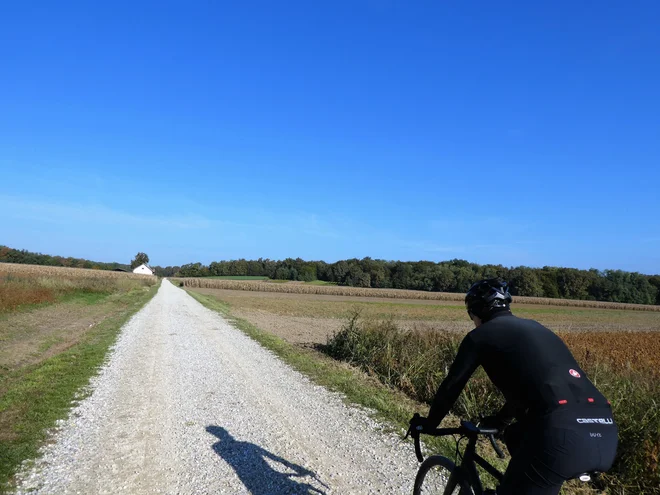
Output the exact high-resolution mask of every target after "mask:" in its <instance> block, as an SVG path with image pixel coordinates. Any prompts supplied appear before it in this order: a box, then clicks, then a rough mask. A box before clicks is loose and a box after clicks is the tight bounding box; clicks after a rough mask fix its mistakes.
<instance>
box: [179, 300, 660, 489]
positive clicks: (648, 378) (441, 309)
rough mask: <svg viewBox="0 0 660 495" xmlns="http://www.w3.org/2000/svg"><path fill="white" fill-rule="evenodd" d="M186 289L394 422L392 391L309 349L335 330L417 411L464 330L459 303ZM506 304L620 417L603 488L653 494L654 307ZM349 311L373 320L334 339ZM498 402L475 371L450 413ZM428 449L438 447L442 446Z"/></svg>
mask: <svg viewBox="0 0 660 495" xmlns="http://www.w3.org/2000/svg"><path fill="white" fill-rule="evenodd" d="M189 291H190V292H191V293H192V294H193V295H195V297H197V298H199V299H200V300H201V301H203V302H204V303H205V304H207V305H209V306H214V307H215V309H218V308H220V309H221V310H222V311H223V312H224V313H225V314H226V315H229V316H231V317H232V318H234V319H235V320H236V321H237V322H238V324H239V326H240V327H241V328H243V329H244V330H246V331H248V333H249V334H251V335H253V336H254V337H255V338H257V339H258V340H259V341H260V342H262V343H263V342H265V343H266V344H267V345H270V346H272V348H273V349H276V352H278V353H281V355H282V356H284V357H285V358H286V359H289V360H290V361H291V362H292V363H298V362H299V361H300V360H303V361H312V362H315V360H317V359H318V360H319V361H318V362H317V364H316V365H312V364H309V363H307V364H304V365H301V364H297V365H296V366H297V367H299V368H300V369H301V370H303V371H305V372H306V373H308V374H310V376H312V377H316V378H315V379H316V380H317V381H319V382H320V383H322V384H329V385H330V387H331V388H333V389H336V390H339V391H342V392H343V393H346V394H347V396H348V397H349V399H350V400H352V401H354V402H356V403H359V404H361V405H368V407H371V408H375V409H376V410H378V411H379V412H380V414H382V415H383V417H384V418H386V419H388V420H389V421H392V422H394V423H396V424H399V425H402V421H403V420H402V417H403V416H404V415H405V414H404V413H403V412H402V408H401V407H400V408H397V407H396V405H395V404H392V403H390V402H389V401H392V400H400V399H396V398H394V397H395V396H388V395H387V394H386V393H384V392H382V393H381V392H374V389H373V387H374V385H373V384H370V383H369V382H363V381H361V380H362V379H361V378H359V375H354V376H353V378H352V380H355V382H354V383H349V382H350V380H349V379H348V378H347V377H344V378H341V376H343V375H341V373H342V372H341V370H342V368H338V369H339V370H340V371H337V370H335V371H331V370H333V369H335V368H332V366H331V365H328V364H327V363H326V362H325V361H324V359H327V358H325V357H323V354H322V353H321V352H318V349H325V351H327V350H328V347H329V346H328V345H327V344H328V343H329V342H332V339H333V335H334V336H335V344H336V345H339V348H340V349H343V350H342V352H340V353H336V354H335V355H336V357H338V358H339V359H344V360H347V361H348V362H350V363H352V364H353V365H354V366H358V367H359V368H360V369H362V370H363V371H365V372H367V374H368V376H370V377H374V378H378V379H379V380H381V381H382V382H383V383H384V384H385V386H386V387H389V388H390V389H394V390H398V391H402V392H404V393H405V394H406V395H407V396H408V397H409V399H410V400H413V403H415V404H419V405H418V406H417V410H418V411H419V412H422V413H424V412H425V411H426V410H427V409H426V408H427V406H425V405H421V404H420V402H421V403H426V402H428V401H429V400H430V397H432V395H433V394H434V393H435V390H436V389H437V386H438V384H439V381H440V380H441V379H442V376H443V370H444V369H446V368H447V367H448V365H449V364H450V363H451V360H452V359H453V356H454V355H455V352H456V348H457V346H458V342H459V341H460V338H461V337H462V335H463V334H464V332H466V331H468V330H470V329H471V328H472V325H471V324H470V322H469V320H468V318H467V315H466V313H465V309H464V307H463V305H457V304H456V303H455V302H453V301H442V300H438V301H430V300H414V299H411V300H402V299H388V298H378V297H373V296H370V297H350V296H345V295H344V296H342V295H332V294H309V293H307V294H305V293H288V292H287V293H282V292H272V291H269V292H255V291H250V290H248V291H246V290H218V289H208V288H202V289H200V288H190V289H189ZM615 307H616V306H615ZM513 309H514V312H515V313H516V314H518V315H519V316H522V317H525V318H533V319H537V320H539V321H541V322H542V323H544V324H545V325H547V326H548V327H550V328H552V329H553V330H556V331H558V333H559V334H560V336H561V337H562V338H563V339H564V340H565V341H566V342H567V344H568V345H569V347H570V348H571V349H572V351H573V352H574V354H575V356H576V358H577V359H578V361H579V362H580V364H581V366H582V367H583V369H585V370H587V372H588V374H589V376H590V377H591V378H592V379H593V380H594V382H595V383H596V384H597V386H599V387H600V388H601V389H602V390H603V391H604V392H605V393H606V395H607V396H608V397H609V398H610V400H611V401H612V404H613V406H614V408H615V417H616V418H617V421H618V422H619V425H620V432H621V446H620V453H621V455H620V457H619V460H618V461H617V465H616V467H615V469H614V471H613V473H614V475H613V476H607V477H604V479H603V480H604V483H605V486H607V487H609V488H608V490H609V491H608V493H617V494H619V493H621V494H624V493H659V490H660V489H658V488H657V486H658V484H660V478H659V477H658V474H657V473H658V465H659V460H660V411H659V410H658V408H657V402H660V396H659V389H658V386H657V383H659V382H658V369H660V366H659V365H660V332H659V331H658V330H660V313H658V312H655V311H639V310H636V309H635V310H623V309H605V308H603V307H602V306H601V307H598V308H582V307H573V306H563V307H559V306H544V305H539V304H517V305H516V304H514V305H513ZM355 314H358V315H359V318H360V320H361V321H365V322H372V323H373V325H372V327H371V330H368V331H366V332H363V331H360V332H352V333H351V332H349V335H353V337H351V339H353V340H351V339H349V341H347V342H344V343H341V344H339V343H338V342H337V341H336V338H337V334H338V333H340V332H341V331H342V328H346V322H347V318H348V317H349V316H351V315H355ZM368 326H369V325H367V327H368ZM361 327H364V325H361ZM355 335H362V336H360V337H355ZM355 339H357V340H355ZM285 342H286V344H285ZM277 349H279V350H277ZM283 349H285V350H283ZM315 349H317V351H315ZM356 350H359V352H358V354H356V352H357V351H356ZM360 353H361V354H360ZM291 356H294V357H291ZM296 356H297V357H296ZM319 363H320V364H319ZM323 363H326V364H323ZM314 366H319V367H321V368H319V369H324V370H325V371H324V373H326V374H333V373H338V375H337V376H336V377H335V378H332V377H329V376H328V377H318V376H317V373H316V372H315V371H313V370H312V369H313V368H314ZM310 370H312V371H310ZM361 388H362V390H363V391H362V392H361V391H360V390H359V389H361ZM367 390H369V391H367ZM369 394H377V395H378V397H379V399H378V400H377V401H375V402H376V405H374V400H373V399H370V398H369V397H367V396H368V395H369ZM383 394H384V395H383ZM388 397H389V398H388ZM498 400H499V399H498V394H497V392H496V391H495V390H493V388H492V385H490V382H489V381H488V380H487V378H485V376H484V375H483V373H482V374H481V375H479V374H478V375H476V376H475V377H474V378H473V380H472V381H471V385H470V386H469V387H468V389H467V391H466V392H465V393H464V394H463V398H462V402H461V403H460V404H459V405H458V406H457V407H458V409H457V412H458V413H459V414H461V415H463V416H465V417H473V416H474V415H475V414H478V413H479V412H483V411H482V408H483V407H484V406H486V407H495V406H496V405H497V404H498ZM416 401H418V402H416ZM654 404H655V405H654ZM406 407H409V406H406ZM403 409H405V408H403ZM406 410H409V409H406ZM487 412H491V411H487ZM453 421H456V419H455V418H454V419H453ZM436 447H437V448H438V449H440V450H441V451H446V449H447V448H448V447H447V446H446V445H444V446H443V445H436ZM443 449H444V450H443ZM587 492H588V493H596V492H593V491H588V490H585V489H584V488H582V489H580V488H578V487H575V486H569V487H568V488H567V489H566V490H565V491H564V493H570V494H576V493H587Z"/></svg>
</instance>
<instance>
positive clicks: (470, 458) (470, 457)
mask: <svg viewBox="0 0 660 495" xmlns="http://www.w3.org/2000/svg"><path fill="white" fill-rule="evenodd" d="M409 433H410V430H409ZM496 433H497V430H495V429H483V428H478V427H476V426H474V425H473V424H472V423H470V422H469V421H462V422H461V426H460V427H459V428H442V429H436V430H435V431H433V432H426V434H428V435H431V436H447V435H456V434H459V435H462V436H465V437H467V438H468V439H469V441H468V444H467V447H465V450H464V452H463V455H462V459H461V463H460V465H458V466H456V468H457V469H458V470H460V471H461V472H462V473H463V475H464V477H465V478H466V481H467V482H468V483H469V485H470V486H471V487H472V489H473V491H474V495H483V492H484V488H483V485H482V483H481V478H480V477H479V472H478V471H477V465H478V466H480V467H482V468H483V469H484V470H485V471H486V472H487V473H488V474H490V475H491V476H493V477H494V478H495V479H496V480H497V482H498V484H499V483H500V482H501V481H502V478H504V473H501V472H500V471H498V470H497V468H495V467H494V466H493V465H492V464H490V463H489V462H488V461H487V460H486V459H484V458H483V457H481V456H480V455H479V454H477V450H476V447H477V439H478V437H479V435H486V436H487V437H488V439H489V440H490V442H491V445H492V446H493V449H494V450H495V452H496V453H497V455H498V457H500V459H503V458H504V457H505V456H504V453H503V452H502V450H501V449H500V448H499V446H498V445H497V443H496V442H495V438H494V435H495V434H496ZM412 435H413V438H414V441H415V453H416V455H417V459H418V460H419V462H422V461H423V460H424V456H423V455H422V450H421V445H420V434H419V433H417V434H415V433H414V432H413V433H412Z"/></svg>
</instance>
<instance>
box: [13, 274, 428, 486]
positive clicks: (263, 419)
mask: <svg viewBox="0 0 660 495" xmlns="http://www.w3.org/2000/svg"><path fill="white" fill-rule="evenodd" d="M91 387H92V390H93V392H92V393H91V395H90V396H89V397H87V398H86V399H84V400H83V401H82V402H80V404H79V405H78V406H77V407H76V408H74V409H73V410H72V412H71V415H70V416H69V418H68V419H67V420H66V421H63V422H62V423H61V427H60V428H59V429H58V431H57V433H56V434H55V436H54V439H53V440H54V441H53V443H51V444H50V445H49V446H48V447H47V448H46V449H45V450H44V455H43V457H42V458H41V459H40V460H38V461H37V462H36V463H35V465H34V466H33V467H32V468H31V469H30V470H26V471H24V472H23V473H21V474H20V475H19V479H20V484H19V488H18V490H17V493H19V494H23V493H44V494H46V493H49V494H50V493H54V494H69V493H80V494H86V495H87V494H97V493H98V494H102V493H103V494H104V493H112V494H118V493H130V494H142V493H167V494H207V493H208V494H210V493H213V494H216V493H227V494H245V493H251V494H256V495H266V494H297V493H316V494H331V493H338V494H362V493H365V494H366V493H388V494H389V493H410V492H411V491H412V483H413V480H414V476H415V472H416V469H417V464H416V461H415V457H414V454H413V452H412V449H411V446H410V444H407V443H406V444H402V443H400V441H399V439H398V437H396V436H394V435H392V434H388V433H384V432H383V431H382V430H381V428H380V427H379V425H378V424H377V423H376V422H375V421H374V420H372V419H371V418H370V417H369V415H368V414H367V413H366V412H364V411H363V410H360V409H358V408H353V407H349V406H346V405H345V404H344V403H343V402H342V400H341V397H340V396H339V395H337V394H334V393H331V392H328V391H327V390H325V389H324V388H322V387H318V386H316V385H314V384H312V383H311V382H310V381H309V380H308V379H307V378H305V377H304V376H302V375H301V374H300V373H298V372H296V371H294V370H292V369H291V368H289V367H288V366H287V365H285V364H283V363H282V362H281V361H280V360H279V359H278V358H277V357H275V356H274V355H273V354H272V353H270V352H269V351H267V350H265V349H263V348H262V347H260V346H259V345H258V344H257V343H255V342H254V341H253V340H251V339H250V338H248V337H246V336H245V335H244V334H243V333H242V332H240V331H239V330H236V329H235V328H233V327H232V326H231V325H229V324H228V323H227V322H226V321H225V320H224V319H223V318H222V317H220V316H219V315H218V314H217V313H214V312H212V311H210V310H208V309H206V308H204V307H203V306H202V305H201V304H199V303H198V302H197V301H195V300H194V299H193V298H191V297H190V296H189V295H188V294H186V293H185V292H184V291H182V290H181V289H178V288H176V287H174V286H173V285H172V284H171V283H169V282H168V281H163V284H162V286H161V287H160V289H159V291H158V294H157V295H156V296H155V297H154V298H153V299H152V300H151V302H149V303H148V304H147V305H146V306H145V307H144V308H143V309H142V310H141V311H140V312H139V313H137V314H136V315H135V316H134V317H133V318H132V319H131V320H130V321H129V322H128V323H127V324H126V326H125V327H124V329H123V330H122V333H121V336H120V337H119V339H118V341H117V344H116V346H115V348H114V350H113V352H112V353H111V355H110V358H109V361H108V363H107V365H106V366H105V367H104V368H103V369H102V371H101V373H100V374H99V376H98V377H96V378H95V379H94V380H93V381H92V385H91Z"/></svg>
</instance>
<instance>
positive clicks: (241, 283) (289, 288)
mask: <svg viewBox="0 0 660 495" xmlns="http://www.w3.org/2000/svg"><path fill="white" fill-rule="evenodd" d="M171 280H172V281H173V282H174V283H176V284H177V285H178V284H179V283H183V284H184V286H185V287H189V288H201V289H228V290H244V291H256V292H278V293H290V294H318V295H332V296H351V297H356V296H357V297H377V298H386V299H422V300H431V301H454V302H461V303H462V302H463V299H464V297H465V295H464V294H459V293H452V292H426V291H417V290H403V289H370V288H369V289H365V288H358V287H346V286H339V285H311V284H273V283H269V282H259V281H249V280H221V279H209V278H173V279H171ZM513 301H514V303H515V304H533V305H543V306H571V307H577V308H596V309H620V310H632V311H657V312H660V306H652V305H645V304H624V303H610V302H600V301H579V300H573V299H552V298H547V297H514V299H513Z"/></svg>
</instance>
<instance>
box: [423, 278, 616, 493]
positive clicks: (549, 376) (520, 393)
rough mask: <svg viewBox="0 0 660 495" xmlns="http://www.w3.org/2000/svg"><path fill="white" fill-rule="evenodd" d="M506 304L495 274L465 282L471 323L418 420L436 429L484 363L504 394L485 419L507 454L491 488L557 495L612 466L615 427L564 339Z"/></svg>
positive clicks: (502, 285) (604, 402)
mask: <svg viewBox="0 0 660 495" xmlns="http://www.w3.org/2000/svg"><path fill="white" fill-rule="evenodd" d="M510 302H511V296H510V294H509V292H508V289H507V284H506V282H503V281H502V280H500V279H489V280H481V281H479V282H477V283H475V284H474V285H473V286H472V287H471V288H470V290H469V291H468V293H467V295H466V297H465V304H466V307H467V311H468V315H469V316H470V318H471V319H472V320H473V321H474V323H475V326H476V328H475V329H474V330H472V331H471V332H470V333H468V334H467V336H466V337H465V338H464V339H463V342H462V343H461V345H460V347H459V349H458V354H457V355H456V358H455V360H454V363H453V364H452V365H451V367H450V369H449V372H448V373H447V376H446V378H445V379H444V381H443V382H442V384H441V385H440V387H439V388H438V391H437V393H436V395H435V398H434V400H433V403H432V404H431V409H430V410H429V414H428V417H427V418H421V419H420V420H418V421H417V424H418V425H421V426H422V427H423V428H424V429H429V430H430V429H434V428H436V427H437V426H438V425H439V424H440V422H441V421H442V419H443V418H444V417H445V416H446V415H447V413H448V412H449V410H450V408H451V407H452V405H453V404H454V402H455V401H456V399H457V398H458V396H459V394H460V393H461V391H462V390H463V388H464V387H465V384H466V383H467V381H468V379H469V378H470V376H471V375H472V374H473V373H474V371H475V370H476V369H477V368H478V367H479V366H483V368H484V370H485V371H486V374H487V375H488V376H489V377H490V379H491V380H492V381H493V383H494V384H495V386H497V388H498V389H499V390H500V391H501V392H502V394H503V395H504V398H505V399H506V404H505V406H504V407H503V408H502V410H501V411H499V413H498V414H497V415H495V416H492V417H490V418H487V422H488V424H489V426H490V427H496V428H499V429H500V430H503V431H504V435H503V438H504V441H505V443H506V444H507V447H508V448H509V452H510V453H511V461H510V463H509V466H508V468H507V470H506V473H505V475H504V479H503V480H502V483H501V485H500V486H499V488H498V490H497V493H498V494H499V495H511V494H516V495H556V494H558V493H559V490H560V489H561V486H562V484H563V483H564V481H566V480H568V479H571V478H574V477H576V476H578V475H580V474H582V473H585V472H594V471H597V472H604V471H607V470H608V469H609V468H610V467H611V466H612V463H613V462H614V457H615V454H616V448H617V443H618V433H617V427H616V424H615V422H614V420H613V417H612V410H611V407H610V404H609V401H608V400H607V399H606V398H605V397H603V395H602V394H601V393H600V392H599V391H598V390H597V389H596V387H595V386H594V385H593V383H591V381H590V380H589V379H588V378H587V376H586V374H585V373H584V371H583V370H582V369H581V368H580V366H579V365H578V364H577V362H576V361H575V359H574V358H573V356H572V354H571V352H570V351H569V350H568V348H567V347H566V345H565V344H564V342H563V341H562V340H561V339H560V338H559V337H558V336H557V335H555V333H554V332H552V331H551V330H549V329H547V328H546V327H544V326H543V325H541V324H540V323H538V322H536V321H533V320H526V319H522V318H518V317H516V316H514V315H513V314H511V311H510V308H509V304H510ZM514 420H515V421H516V422H515V423H514ZM512 423H513V424H512Z"/></svg>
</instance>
